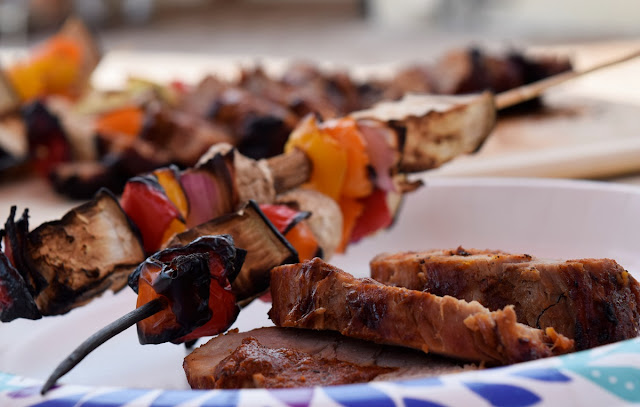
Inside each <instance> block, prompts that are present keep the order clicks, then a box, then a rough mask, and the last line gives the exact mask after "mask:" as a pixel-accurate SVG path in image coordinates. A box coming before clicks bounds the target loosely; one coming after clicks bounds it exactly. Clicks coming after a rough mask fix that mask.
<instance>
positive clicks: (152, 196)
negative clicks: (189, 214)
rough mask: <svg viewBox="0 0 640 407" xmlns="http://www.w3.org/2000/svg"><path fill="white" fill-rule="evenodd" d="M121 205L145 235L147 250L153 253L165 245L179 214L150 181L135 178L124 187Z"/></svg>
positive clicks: (157, 186)
mask: <svg viewBox="0 0 640 407" xmlns="http://www.w3.org/2000/svg"><path fill="white" fill-rule="evenodd" d="M120 205H121V206H122V209H123V210H124V211H125V213H126V214H127V216H129V218H130V219H131V220H132V221H133V223H135V224H136V226H137V227H138V229H139V230H140V233H141V234H142V242H143V245H144V250H145V251H146V252H147V253H153V252H155V251H156V250H158V249H159V248H160V246H161V245H162V243H163V241H162V239H163V237H164V233H165V231H166V230H167V228H168V227H169V224H170V223H171V221H172V220H173V219H175V218H180V217H181V216H180V211H178V209H177V208H176V207H175V205H174V204H173V203H172V202H171V200H170V199H169V198H168V197H167V196H166V195H165V194H164V191H163V190H162V187H160V186H159V185H158V184H157V182H154V181H153V180H152V179H151V178H149V177H135V178H132V179H131V180H129V182H127V184H126V185H125V187H124V192H123V193H122V198H121V199H120Z"/></svg>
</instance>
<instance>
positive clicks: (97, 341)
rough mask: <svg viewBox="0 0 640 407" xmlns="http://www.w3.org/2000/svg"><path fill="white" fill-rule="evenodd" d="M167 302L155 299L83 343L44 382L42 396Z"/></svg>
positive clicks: (163, 306)
mask: <svg viewBox="0 0 640 407" xmlns="http://www.w3.org/2000/svg"><path fill="white" fill-rule="evenodd" d="M166 305H167V304H166V302H165V301H163V300H161V299H155V300H152V301H149V302H148V303H146V304H144V305H142V306H141V307H138V308H136V309H134V310H133V311H131V312H129V313H127V314H125V315H123V316H122V317H120V318H118V319H116V320H115V321H113V322H112V323H110V324H109V325H107V326H105V327H104V328H102V329H100V330H99V331H98V332H96V333H95V334H93V335H91V336H90V337H89V338H88V339H87V340H85V341H84V342H82V343H81V344H80V346H78V347H77V348H76V349H75V350H74V351H73V352H71V354H69V356H67V357H66V358H65V359H64V360H63V361H62V362H60V364H59V365H58V366H57V367H56V368H55V369H54V371H53V373H51V375H50V376H49V378H48V379H47V380H46V381H45V382H44V384H43V385H42V388H41V389H40V394H41V395H43V396H44V395H45V394H46V393H47V392H48V391H49V390H51V389H52V388H53V387H54V386H55V384H56V382H57V381H58V379H60V378H61V377H62V376H64V375H65V374H67V373H68V372H69V371H70V370H71V369H73V368H74V367H75V366H76V365H77V364H78V363H80V362H81V361H82V359H84V358H85V357H86V356H87V355H88V354H89V353H91V352H92V351H93V350H95V349H96V348H97V347H98V346H100V345H102V344H103V343H105V342H106V341H108V340H109V339H111V338H113V337H114V336H116V335H117V334H119V333H120V332H122V331H124V330H125V329H127V328H129V327H130V326H133V325H135V324H136V323H138V322H140V321H142V320H143V319H145V318H148V317H150V316H151V315H154V314H156V313H157V312H159V311H161V310H162V309H164V308H165V307H166Z"/></svg>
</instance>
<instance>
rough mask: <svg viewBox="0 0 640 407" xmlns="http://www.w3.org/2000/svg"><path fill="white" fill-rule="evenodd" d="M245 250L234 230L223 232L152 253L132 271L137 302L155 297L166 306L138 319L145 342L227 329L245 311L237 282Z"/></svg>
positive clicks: (176, 340) (178, 339)
mask: <svg viewBox="0 0 640 407" xmlns="http://www.w3.org/2000/svg"><path fill="white" fill-rule="evenodd" d="M245 255H246V251H245V250H243V249H236V248H235V246H234V242H233V238H232V237H231V236H229V235H219V236H203V237H200V238H198V239H196V240H194V241H193V242H192V243H189V244H188V245H186V246H184V247H177V248H169V249H165V250H162V251H160V252H158V253H156V254H154V255H153V256H151V257H149V258H147V260H145V262H144V263H142V264H141V265H140V266H138V268H137V269H136V271H135V272H134V273H133V274H131V276H130V277H129V286H130V287H131V288H132V289H133V290H134V291H135V292H136V293H137V294H138V302H137V307H141V306H143V305H145V304H147V303H149V302H151V301H161V302H163V303H165V304H166V306H165V308H164V309H163V310H162V311H160V312H158V313H157V314H155V315H154V316H151V317H149V318H146V319H144V320H142V321H140V322H138V338H139V339H140V343H141V344H146V343H163V342H169V341H170V342H174V343H181V342H185V341H190V340H193V339H197V338H200V337H202V336H211V335H216V334H218V333H220V332H223V331H226V330H227V328H228V327H229V326H231V324H232V323H233V322H234V321H235V319H236V317H237V315H238V312H239V311H240V308H239V307H238V306H237V304H236V298H235V295H234V294H233V292H232V290H231V282H232V281H233V280H234V279H235V277H236V276H237V274H238V272H239V271H240V269H241V267H242V263H243V262H244V258H245Z"/></svg>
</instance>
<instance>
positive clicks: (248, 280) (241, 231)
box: [168, 201, 299, 303]
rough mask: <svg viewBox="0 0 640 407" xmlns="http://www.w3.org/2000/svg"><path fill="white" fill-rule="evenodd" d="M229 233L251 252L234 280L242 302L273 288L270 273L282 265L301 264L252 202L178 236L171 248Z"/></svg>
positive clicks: (283, 238)
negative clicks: (203, 237) (207, 236)
mask: <svg viewBox="0 0 640 407" xmlns="http://www.w3.org/2000/svg"><path fill="white" fill-rule="evenodd" d="M219 234H229V235H231V236H232V237H233V241H234V242H235V244H236V245H237V246H240V247H242V248H243V249H245V250H246V251H247V255H246V258H245V260H244V264H243V265H242V269H241V270H240V271H239V274H238V275H237V276H236V277H235V279H234V280H233V285H232V286H233V287H232V288H233V292H234V294H235V295H236V299H237V300H238V302H242V303H244V302H248V301H251V299H253V298H255V297H256V296H257V295H260V294H261V293H263V292H264V291H265V290H267V289H268V288H269V271H270V270H271V269H272V268H273V267H275V266H279V265H281V264H289V263H297V262H298V261H299V260H298V253H297V252H296V250H295V249H294V248H293V247H292V246H291V243H290V242H289V241H287V239H286V238H285V237H284V236H282V234H281V233H280V232H279V231H278V229H277V228H276V227H275V226H274V225H273V224H272V223H271V222H270V221H269V219H268V218H267V217H266V216H265V214H264V213H263V212H262V211H261V210H260V208H259V206H258V204H257V203H255V202H254V201H249V202H248V203H247V204H246V205H244V206H243V207H242V208H240V209H239V210H238V211H236V212H234V213H230V214H227V215H224V216H221V217H219V218H216V219H213V220H211V221H209V222H206V223H203V224H201V225H198V226H196V227H195V228H191V229H189V230H186V231H184V232H182V233H180V234H178V235H175V236H174V237H173V239H171V241H169V243H168V246H169V247H181V246H184V245H186V244H188V243H189V242H191V241H193V240H195V239H197V238H198V237H199V236H206V235H219Z"/></svg>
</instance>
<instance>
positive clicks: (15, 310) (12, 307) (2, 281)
mask: <svg viewBox="0 0 640 407" xmlns="http://www.w3.org/2000/svg"><path fill="white" fill-rule="evenodd" d="M41 317H42V315H41V314H40V311H38V307H37V306H36V303H35V302H34V301H33V297H32V296H31V293H30V292H29V289H28V288H27V285H26V284H25V282H24V279H23V278H22V276H21V275H20V273H18V271H17V270H16V269H15V268H14V267H13V266H12V265H11V262H10V261H9V259H8V258H7V256H5V255H4V253H3V252H2V251H0V321H2V322H10V321H13V320H14V319H16V318H27V319H40V318H41Z"/></svg>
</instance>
